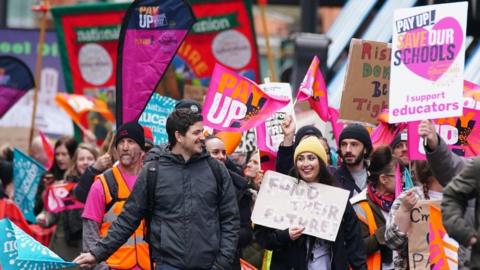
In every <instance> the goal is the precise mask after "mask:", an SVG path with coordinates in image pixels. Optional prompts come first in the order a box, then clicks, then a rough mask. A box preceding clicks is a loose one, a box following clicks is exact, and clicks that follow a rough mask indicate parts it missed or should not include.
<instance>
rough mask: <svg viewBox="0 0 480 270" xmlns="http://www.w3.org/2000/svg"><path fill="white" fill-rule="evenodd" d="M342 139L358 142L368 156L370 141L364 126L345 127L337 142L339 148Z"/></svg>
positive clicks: (352, 125) (351, 125) (350, 125)
mask: <svg viewBox="0 0 480 270" xmlns="http://www.w3.org/2000/svg"><path fill="white" fill-rule="evenodd" d="M344 139H355V140H358V141H360V142H361V143H363V145H364V146H365V149H366V150H367V156H368V155H370V151H371V150H372V140H371V139H370V134H368V130H367V129H366V128H365V127H364V126H362V125H360V124H357V123H353V124H349V125H348V126H346V127H345V128H344V129H343V130H342V133H341V134H340V139H339V142H338V145H339V148H340V145H341V143H342V141H343V140H344Z"/></svg>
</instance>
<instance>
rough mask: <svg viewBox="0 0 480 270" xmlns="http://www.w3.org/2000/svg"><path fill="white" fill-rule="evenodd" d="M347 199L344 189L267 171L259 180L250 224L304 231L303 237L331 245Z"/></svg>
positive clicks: (346, 192)
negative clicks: (327, 241) (313, 237)
mask: <svg viewBox="0 0 480 270" xmlns="http://www.w3.org/2000/svg"><path fill="white" fill-rule="evenodd" d="M348 195H349V193H348V191H346V190H344V189H340V188H336V187H331V186H327V185H323V184H319V183H307V182H304V181H299V180H298V179H295V178H293V177H290V176H287V175H283V174H281V173H277V172H273V171H268V172H267V173H266V174H265V176H264V177H263V181H262V186H261V188H260V192H259V193H258V197H257V201H256V202H255V208H254V209H253V213H252V221H253V222H254V223H255V224H260V225H263V226H267V227H270V228H275V229H279V230H284V229H286V228H289V227H293V226H300V227H305V231H304V233H305V234H309V235H313V236H315V237H318V238H322V239H326V240H329V241H335V238H336V236H337V232H338V228H339V227H340V223H341V222H342V217H343V213H344V211H345V207H346V205H347V200H348Z"/></svg>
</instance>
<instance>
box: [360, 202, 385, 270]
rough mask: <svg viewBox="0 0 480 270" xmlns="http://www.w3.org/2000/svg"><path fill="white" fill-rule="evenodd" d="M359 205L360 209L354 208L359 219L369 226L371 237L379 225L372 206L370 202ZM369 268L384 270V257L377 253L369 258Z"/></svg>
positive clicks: (369, 269) (371, 269)
mask: <svg viewBox="0 0 480 270" xmlns="http://www.w3.org/2000/svg"><path fill="white" fill-rule="evenodd" d="M357 205H358V206H359V207H360V209H358V208H357V207H354V208H355V212H356V213H357V216H358V219H360V221H362V222H363V223H365V224H366V225H367V226H368V232H369V233H370V236H371V235H374V234H375V231H376V230H377V223H376V222H375V217H374V216H373V211H372V208H370V205H368V201H361V202H359V203H357ZM367 268H368V270H381V269H382V255H381V253H380V251H376V252H375V253H373V254H372V255H370V256H367Z"/></svg>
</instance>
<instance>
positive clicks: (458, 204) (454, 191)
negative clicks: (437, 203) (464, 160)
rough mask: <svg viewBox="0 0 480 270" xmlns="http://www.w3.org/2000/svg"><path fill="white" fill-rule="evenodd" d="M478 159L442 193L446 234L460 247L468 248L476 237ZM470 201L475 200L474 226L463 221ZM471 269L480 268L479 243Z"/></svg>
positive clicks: (479, 182) (479, 214)
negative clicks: (471, 240) (473, 237)
mask: <svg viewBox="0 0 480 270" xmlns="http://www.w3.org/2000/svg"><path fill="white" fill-rule="evenodd" d="M479 198H480V158H475V159H474V160H473V161H472V162H470V163H468V164H467V166H466V167H465V169H464V170H463V171H462V172H461V173H460V174H459V175H457V176H456V177H454V178H453V180H452V181H451V182H450V183H449V184H448V185H447V187H446V188H445V189H444V191H443V200H442V216H443V224H444V226H445V228H446V229H447V231H448V234H449V235H450V236H451V237H453V238H454V239H455V240H457V241H458V242H459V243H460V244H461V245H465V246H468V245H469V239H470V238H471V237H472V236H477V238H478V229H479V225H478V224H480V222H479V218H480V208H479V205H478V203H479V202H480V201H479ZM470 199H477V200H476V207H475V209H476V210H475V222H474V224H476V225H475V226H472V225H471V222H468V221H467V220H466V219H465V215H464V214H465V211H466V208H467V206H468V201H469V200H470ZM470 267H471V268H477V267H478V268H480V243H477V244H476V245H475V246H473V248H472V254H471V262H470Z"/></svg>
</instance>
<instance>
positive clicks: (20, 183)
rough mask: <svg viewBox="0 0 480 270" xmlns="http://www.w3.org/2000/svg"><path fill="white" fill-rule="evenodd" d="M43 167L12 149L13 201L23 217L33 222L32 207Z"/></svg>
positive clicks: (43, 170)
mask: <svg viewBox="0 0 480 270" xmlns="http://www.w3.org/2000/svg"><path fill="white" fill-rule="evenodd" d="M44 172H45V168H44V167H43V166H42V165H41V164H40V163H38V162H37V161H36V160H34V159H33V158H31V157H29V156H27V155H26V154H24V153H23V152H22V151H20V150H18V149H17V148H15V149H14V150H13V185H14V186H15V203H16V204H17V206H18V207H19V208H20V209H21V210H22V213H23V215H24V216H25V219H26V220H28V221H29V222H30V223H35V222H36V220H35V215H34V214H33V207H34V206H35V194H36V193H37V188H38V183H39V182H40V177H41V176H42V174H43V173H44Z"/></svg>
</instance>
